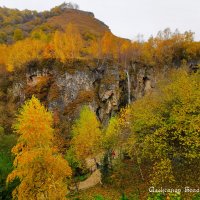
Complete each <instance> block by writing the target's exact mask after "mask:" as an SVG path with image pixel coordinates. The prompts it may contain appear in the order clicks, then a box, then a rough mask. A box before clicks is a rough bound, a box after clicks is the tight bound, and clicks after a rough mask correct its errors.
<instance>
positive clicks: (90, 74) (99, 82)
mask: <svg viewBox="0 0 200 200" xmlns="http://www.w3.org/2000/svg"><path fill="white" fill-rule="evenodd" d="M167 70H168V69H167V68H166V69H164V68H163V69H162V70H160V71H159V70H158V69H157V70H155V69H152V68H150V67H148V66H142V65H139V64H132V65H130V66H128V67H127V69H124V68H123V67H120V66H118V65H117V64H113V63H109V62H108V63H104V64H101V65H98V64H96V66H93V67H86V68H80V67H79V68H78V67H77V68H76V66H75V67H74V70H73V71H69V70H64V71H60V70H59V69H54V67H52V68H47V67H43V68H37V66H35V67H34V68H32V67H31V66H30V67H29V68H28V69H27V70H26V72H25V73H24V75H23V76H22V77H21V79H18V80H17V81H16V82H15V83H14V86H13V92H14V94H15V96H19V97H20V102H21V103H22V102H23V101H24V100H25V99H27V98H29V97H31V96H32V95H33V94H34V95H36V96H37V97H38V98H39V99H40V100H41V101H42V102H44V103H45V104H46V106H47V107H48V108H49V109H50V110H52V111H55V110H56V111H58V112H59V113H60V116H61V117H64V118H65V119H66V120H67V121H73V120H74V119H75V118H77V116H78V114H79V112H80V109H81V107H82V106H83V105H85V104H86V105H89V106H90V107H91V109H92V110H94V111H95V112H96V114H97V116H98V117H99V119H100V120H101V122H102V123H104V124H106V123H107V122H108V119H109V118H110V117H111V116H113V115H114V114H115V113H116V112H118V111H119V110H120V108H121V107H123V106H125V105H126V104H128V102H129V97H130V100H131V101H135V100H136V99H138V98H141V97H142V96H143V95H144V94H145V93H148V92H151V91H152V89H153V88H154V87H155V85H156V83H157V81H158V80H159V78H160V77H161V76H162V75H164V74H165V73H166V71H167ZM127 74H128V75H129V87H128V77H127Z"/></svg>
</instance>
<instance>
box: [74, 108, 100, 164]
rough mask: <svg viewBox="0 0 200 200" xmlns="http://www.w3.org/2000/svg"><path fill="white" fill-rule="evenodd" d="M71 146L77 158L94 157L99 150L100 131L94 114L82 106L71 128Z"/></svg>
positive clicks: (83, 159) (82, 159)
mask: <svg viewBox="0 0 200 200" xmlns="http://www.w3.org/2000/svg"><path fill="white" fill-rule="evenodd" d="M72 135H73V138H72V147H73V149H74V152H75V154H76V156H77V158H78V159H79V160H81V161H83V162H84V161H85V159H86V158H95V156H97V155H98V154H99V153H100V152H101V145H102V133H101V130H100V122H99V121H98V119H97V117H96V114H95V113H94V112H93V111H91V110H90V108H89V107H87V106H84V107H83V108H82V110H81V112H80V117H79V119H78V120H77V121H76V122H75V124H74V125H73V128H72Z"/></svg>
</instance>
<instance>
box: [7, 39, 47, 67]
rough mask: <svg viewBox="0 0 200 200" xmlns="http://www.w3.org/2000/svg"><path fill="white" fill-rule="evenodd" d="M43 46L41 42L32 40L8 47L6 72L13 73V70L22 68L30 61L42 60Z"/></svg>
mask: <svg viewBox="0 0 200 200" xmlns="http://www.w3.org/2000/svg"><path fill="white" fill-rule="evenodd" d="M45 45H46V44H45V43H43V42H41V41H38V40H32V39H25V40H21V41H18V42H16V43H15V44H13V45H12V46H11V47H10V50H9V53H8V58H7V70H8V71H13V70H14V69H17V68H18V69H19V68H22V67H23V66H24V65H25V64H27V63H29V62H31V61H34V60H40V59H41V58H43V50H44V47H45ZM19 49H20V50H19Z"/></svg>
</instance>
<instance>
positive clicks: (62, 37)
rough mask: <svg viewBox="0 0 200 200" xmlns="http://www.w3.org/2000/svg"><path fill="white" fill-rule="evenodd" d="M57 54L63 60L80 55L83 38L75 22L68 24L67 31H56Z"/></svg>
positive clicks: (55, 46)
mask: <svg viewBox="0 0 200 200" xmlns="http://www.w3.org/2000/svg"><path fill="white" fill-rule="evenodd" d="M53 44H54V49H55V56H56V58H57V59H59V60H60V61H61V62H65V61H66V60H67V59H74V58H78V57H80V51H81V49H82V48H83V39H82V37H81V34H80V33H79V30H78V29H77V28H76V26H74V25H73V24H68V26H67V28H66V30H65V32H64V33H63V32H60V31H56V33H55V35H54V40H53Z"/></svg>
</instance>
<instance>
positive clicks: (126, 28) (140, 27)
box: [0, 0, 200, 41]
mask: <svg viewBox="0 0 200 200" xmlns="http://www.w3.org/2000/svg"><path fill="white" fill-rule="evenodd" d="M63 2H64V0H0V6H6V7H8V8H17V9H20V10H23V9H30V10H38V11H43V10H49V9H51V8H52V7H55V6H56V5H60V4H61V3H63ZM66 2H69V1H68V0H66ZM71 2H73V3H77V4H78V5H79V7H80V9H81V10H85V11H91V12H93V13H94V14H95V17H96V18H98V19H100V20H101V21H103V22H104V23H106V24H107V25H108V26H109V27H110V29H111V31H112V32H113V33H114V34H115V35H117V36H120V37H124V38H129V39H136V36H137V35H138V34H143V35H144V38H145V39H147V38H148V37H150V36H151V35H154V36H155V35H156V34H157V32H158V31H159V30H164V29H165V28H168V27H169V28H171V30H172V31H174V30H175V29H176V28H178V30H179V31H181V32H184V31H189V30H191V31H193V32H195V40H198V41H199V40H200V12H199V8H200V0H123V1H122V0H72V1H71Z"/></svg>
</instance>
